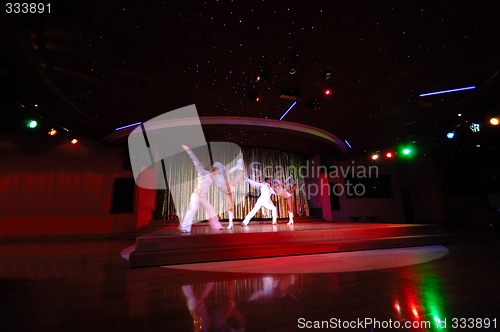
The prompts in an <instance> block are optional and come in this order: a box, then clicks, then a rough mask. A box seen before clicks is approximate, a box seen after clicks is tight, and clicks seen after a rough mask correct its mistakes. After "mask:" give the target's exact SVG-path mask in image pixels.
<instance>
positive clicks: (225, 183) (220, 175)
mask: <svg viewBox="0 0 500 332" xmlns="http://www.w3.org/2000/svg"><path fill="white" fill-rule="evenodd" d="M212 167H213V168H214V172H213V173H212V176H213V178H214V186H216V187H217V188H218V189H219V190H220V191H222V192H223V193H224V194H226V198H227V204H228V207H229V211H228V214H229V224H228V226H227V229H232V228H233V217H234V214H233V207H234V196H233V192H234V187H235V186H236V183H238V182H239V181H240V180H241V179H242V178H243V176H244V175H245V171H244V170H243V159H238V162H237V164H236V166H235V167H233V168H231V169H230V170H229V171H227V172H226V171H225V167H224V165H223V164H222V163H219V162H216V163H214V164H213V166H212ZM236 171H238V174H237V175H236V176H235V177H234V178H233V179H232V180H231V181H229V180H228V178H227V176H228V175H229V174H232V173H234V172H236Z"/></svg>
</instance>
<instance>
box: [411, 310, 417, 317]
mask: <svg viewBox="0 0 500 332" xmlns="http://www.w3.org/2000/svg"><path fill="white" fill-rule="evenodd" d="M412 312H413V314H414V315H415V317H418V312H417V309H413V310H412Z"/></svg>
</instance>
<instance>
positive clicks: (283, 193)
mask: <svg viewBox="0 0 500 332" xmlns="http://www.w3.org/2000/svg"><path fill="white" fill-rule="evenodd" d="M291 177H292V176H291V175H290V176H289V177H288V178H287V179H286V180H285V182H283V185H281V181H280V180H278V179H275V180H274V181H273V189H274V192H275V193H276V195H278V196H279V197H281V198H284V199H285V201H286V206H287V209H288V217H289V221H288V224H287V225H293V209H292V194H293V192H294V191H295V189H297V184H295V183H294V184H293V186H292V188H290V189H288V190H285V189H283V186H284V185H285V183H286V182H287V181H288V180H290V178H291Z"/></svg>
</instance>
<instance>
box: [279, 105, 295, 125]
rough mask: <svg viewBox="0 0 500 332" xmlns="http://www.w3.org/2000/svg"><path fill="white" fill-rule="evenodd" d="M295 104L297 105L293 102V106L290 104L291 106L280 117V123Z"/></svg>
mask: <svg viewBox="0 0 500 332" xmlns="http://www.w3.org/2000/svg"><path fill="white" fill-rule="evenodd" d="M295 104H297V101H294V102H293V104H292V106H290V107H289V108H288V110H287V111H286V112H285V114H283V115H282V116H281V118H280V121H281V119H283V118H284V117H285V115H287V113H288V112H290V110H291V109H292V107H294V106H295Z"/></svg>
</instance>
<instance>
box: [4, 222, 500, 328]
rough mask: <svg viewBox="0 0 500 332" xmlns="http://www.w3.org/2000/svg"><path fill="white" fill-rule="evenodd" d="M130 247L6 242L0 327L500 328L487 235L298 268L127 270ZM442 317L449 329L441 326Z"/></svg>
mask: <svg viewBox="0 0 500 332" xmlns="http://www.w3.org/2000/svg"><path fill="white" fill-rule="evenodd" d="M131 245H133V242H132V241H108V242H85V243H77V242H72V243H37V244H22V243H12V244H2V245H0V324H1V325H0V326H1V327H2V331H35V330H36V331H117V330H119V331H193V330H194V331H243V330H244V331H259V332H263V331H295V330H304V329H303V328H301V327H307V326H311V324H312V326H314V324H315V322H317V323H316V324H319V326H323V327H326V325H329V326H330V327H335V325H337V327H338V326H341V327H342V324H347V323H349V324H350V325H351V327H348V328H342V330H345V331H371V330H372V327H374V329H373V331H377V330H380V331H399V330H403V329H402V328H399V329H397V328H390V327H389V325H387V324H389V322H391V324H392V326H393V327H394V324H395V321H397V322H399V324H401V326H403V325H404V324H405V323H406V322H409V323H414V322H418V324H420V322H429V324H430V327H425V326H424V327H419V328H414V329H410V330H411V331H456V330H459V329H457V328H453V327H452V324H453V322H452V319H453V318H481V319H482V320H481V323H482V324H483V326H486V325H487V324H488V323H489V327H488V328H482V329H479V328H476V329H469V330H470V331H473V330H483V331H497V330H499V326H498V325H499V324H500V305H499V303H498V302H499V301H498V295H497V294H499V293H500V292H499V291H500V286H499V283H498V276H499V273H500V255H499V254H500V245H499V242H498V240H495V239H493V238H492V234H491V233H489V232H486V231H480V232H479V231H478V232H475V233H471V232H464V233H463V234H459V243H458V244H454V245H450V246H447V249H446V248H443V247H441V246H435V247H422V248H416V249H413V251H412V250H411V249H391V250H378V251H371V252H370V251H368V252H358V253H346V254H347V255H346V254H331V255H343V256H340V258H339V256H337V257H335V256H333V257H330V258H329V259H327V260H321V259H319V257H317V256H321V255H311V256H302V257H300V259H299V261H300V264H298V263H297V262H298V261H297V260H296V261H295V263H294V261H293V259H294V258H293V257H285V258H280V259H288V260H287V261H282V262H278V261H277V260H276V259H273V258H271V259H270V260H268V261H266V259H262V260H255V262H252V261H251V260H248V261H239V262H238V264H239V265H238V264H237V265H235V266H239V267H238V268H237V267H235V266H233V268H232V270H231V269H230V268H229V267H228V266H225V267H224V269H222V270H221V269H215V268H214V266H212V267H209V268H204V269H202V265H203V264H197V265H198V266H191V267H190V266H185V268H182V266H176V267H175V268H171V267H154V268H140V269H130V268H129V265H128V261H126V260H125V259H123V258H122V257H121V255H120V254H121V252H122V251H123V250H124V249H126V248H128V247H130V246H131ZM447 250H449V253H448V254H446V251H447ZM331 255H330V256H331ZM307 257H310V260H309V261H308V260H307ZM273 260H274V261H273ZM245 262H247V263H248V264H247V265H245V264H244V263H245ZM384 262H385V263H384ZM401 262H403V263H405V264H400V263H401ZM225 263H228V262H225ZM212 264H215V263H212ZM408 264H412V265H408ZM287 265H292V266H291V267H292V269H289V270H286V269H285V267H286V266H287ZM308 265H309V266H308ZM323 265H327V266H323ZM329 265H336V266H334V267H332V266H329ZM402 265H403V266H402ZM245 266H247V267H245ZM263 266H264V267H266V266H267V268H263ZM346 267H349V268H346ZM271 268H273V270H272V271H271ZM266 269H267V270H268V271H266ZM286 271H292V272H291V273H287V272H286ZM486 318H489V319H490V320H489V322H488V321H487V320H486ZM445 319H446V328H441V329H437V328H436V325H438V323H439V322H440V324H441V326H444V320H445ZM494 319H496V321H494ZM358 320H359V321H358ZM370 320H371V323H370ZM352 321H356V324H355V325H352V324H354V323H352ZM344 322H345V323H344ZM358 322H359V323H360V324H358ZM365 323H369V324H365ZM325 324H326V325H325ZM374 324H375V325H374ZM377 324H378V325H377ZM415 324H417V323H415ZM422 324H425V323H422ZM494 324H496V328H495V327H494ZM344 326H345V325H344Z"/></svg>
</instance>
